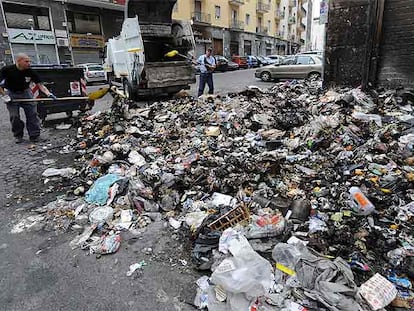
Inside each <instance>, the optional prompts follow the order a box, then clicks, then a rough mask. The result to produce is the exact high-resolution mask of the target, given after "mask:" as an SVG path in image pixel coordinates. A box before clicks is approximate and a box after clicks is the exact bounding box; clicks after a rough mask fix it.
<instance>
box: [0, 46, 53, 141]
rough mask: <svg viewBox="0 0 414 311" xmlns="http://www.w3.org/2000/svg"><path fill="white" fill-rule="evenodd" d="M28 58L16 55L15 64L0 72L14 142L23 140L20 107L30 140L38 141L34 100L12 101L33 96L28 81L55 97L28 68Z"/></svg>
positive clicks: (3, 97)
mask: <svg viewBox="0 0 414 311" xmlns="http://www.w3.org/2000/svg"><path fill="white" fill-rule="evenodd" d="M30 63H31V61H30V58H29V56H27V55H26V54H23V53H21V54H17V55H16V64H15V65H10V66H5V67H3V68H2V69H1V72H0V81H2V83H3V85H4V88H5V89H6V90H5V89H3V87H0V94H1V95H3V96H2V99H3V101H4V102H5V103H6V105H7V110H8V111H9V116H10V122H11V126H12V132H13V135H14V137H15V141H16V143H21V142H22V141H23V130H24V122H23V121H22V120H21V119H20V108H23V110H24V113H25V115H26V128H27V132H28V134H29V137H30V140H31V141H33V142H37V141H39V136H40V120H39V117H38V115H37V106H36V103H34V102H24V103H19V102H13V100H17V99H30V98H33V94H32V91H31V89H30V86H29V85H30V83H31V82H33V83H35V84H37V86H38V87H39V90H40V91H42V92H43V93H44V94H45V95H46V96H48V97H51V98H54V99H56V97H55V96H54V95H53V94H52V93H51V92H50V91H49V90H48V89H47V88H46V87H45V86H44V85H43V84H42V83H41V80H40V78H39V76H38V75H37V74H36V72H34V71H33V69H31V68H30Z"/></svg>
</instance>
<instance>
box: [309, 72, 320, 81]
mask: <svg viewBox="0 0 414 311" xmlns="http://www.w3.org/2000/svg"><path fill="white" fill-rule="evenodd" d="M320 77H321V75H320V73H318V72H311V73H310V74H309V75H308V79H309V80H318V79H319V78H320Z"/></svg>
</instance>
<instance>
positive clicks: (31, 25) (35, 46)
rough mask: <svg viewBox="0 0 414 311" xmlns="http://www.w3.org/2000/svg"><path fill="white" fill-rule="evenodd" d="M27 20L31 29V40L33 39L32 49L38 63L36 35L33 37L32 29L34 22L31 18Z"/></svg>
mask: <svg viewBox="0 0 414 311" xmlns="http://www.w3.org/2000/svg"><path fill="white" fill-rule="evenodd" d="M27 21H28V22H29V25H30V30H31V31H32V40H33V45H34V49H35V53H36V63H37V64H40V58H39V50H38V49H37V43H36V37H35V33H34V29H33V26H34V22H33V19H32V18H29V19H28V20H27Z"/></svg>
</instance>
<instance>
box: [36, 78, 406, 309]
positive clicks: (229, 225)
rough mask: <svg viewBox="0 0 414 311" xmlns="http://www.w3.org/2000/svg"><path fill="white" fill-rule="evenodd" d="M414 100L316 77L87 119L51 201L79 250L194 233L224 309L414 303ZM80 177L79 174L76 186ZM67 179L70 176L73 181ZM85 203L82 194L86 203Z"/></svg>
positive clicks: (205, 281)
mask: <svg viewBox="0 0 414 311" xmlns="http://www.w3.org/2000/svg"><path fill="white" fill-rule="evenodd" d="M413 108H414V95H413V93H411V92H409V91H404V90H397V91H385V90H382V91H371V92H370V94H369V95H368V94H366V93H364V92H362V91H361V90H360V89H338V90H330V91H328V92H325V93H323V92H322V91H321V89H319V88H317V87H315V85H314V84H312V83H310V84H307V83H305V82H304V83H297V82H288V83H279V84H276V85H275V86H274V87H273V88H271V89H268V90H261V89H259V88H257V87H250V88H248V89H247V90H245V91H243V92H241V93H238V94H229V95H227V96H205V97H200V98H198V99H193V98H188V97H186V98H177V99H175V100H171V101H160V102H155V103H153V104H151V105H149V106H147V107H139V106H134V104H131V103H128V102H127V101H126V100H124V99H122V98H120V97H117V98H116V99H115V100H114V103H113V107H112V109H111V110H109V111H106V112H99V113H96V114H93V115H90V116H88V117H86V118H85V119H84V120H83V121H82V124H81V126H80V127H79V128H78V135H77V139H76V141H74V142H73V144H72V146H71V148H72V150H75V151H76V152H78V153H79V157H78V159H77V162H76V163H75V167H76V168H77V171H76V172H73V171H72V170H71V169H70V168H66V169H64V170H63V171H62V170H60V171H59V170H51V169H49V171H48V172H47V174H46V175H47V176H48V177H50V176H52V175H54V174H63V175H61V176H63V177H62V178H68V177H67V174H72V175H71V176H72V177H69V178H72V179H73V181H74V184H73V189H72V190H73V191H72V193H71V194H72V195H69V196H66V197H65V198H59V199H58V200H57V201H55V202H51V203H50V204H49V205H48V206H45V207H44V208H43V212H45V213H46V216H45V221H46V222H47V223H48V224H52V226H53V227H54V228H57V229H63V230H68V229H75V230H80V231H82V233H81V234H79V235H78V236H77V237H76V238H75V239H74V240H73V241H72V242H71V243H70V245H71V247H73V248H77V247H80V248H82V249H88V250H89V251H90V252H91V253H94V254H98V255H104V254H110V253H114V252H116V251H117V250H118V249H119V246H120V244H121V243H122V232H123V231H125V230H129V231H130V232H134V231H136V230H141V229H142V228H145V227H146V226H148V225H150V224H151V223H152V222H156V221H166V222H168V223H169V226H170V227H171V228H172V230H190V232H191V236H192V237H193V240H192V243H193V250H192V257H193V259H194V264H195V266H196V267H197V268H198V269H200V270H204V271H211V272H212V274H211V276H207V275H206V276H204V277H202V278H200V279H199V280H198V281H197V287H198V290H197V296H196V299H195V305H196V306H197V307H199V308H200V309H201V308H208V310H213V311H217V310H234V311H241V310H249V311H253V310H262V311H265V310H266V311H267V310H268V311H270V310H275V311H276V310H288V311H292V310H335V311H336V310H349V311H356V310H381V309H382V308H385V307H387V306H388V308H391V307H400V308H405V309H410V308H411V310H412V309H413V308H414V294H413V292H412V283H411V282H412V280H414V239H413V234H412V233H413V228H414V226H413V219H414V217H413V216H414V186H413V185H414V183H413V181H414V155H413V151H414V127H413V125H414V112H413ZM65 176H66V177H65ZM58 178H60V177H58ZM70 200H72V201H70Z"/></svg>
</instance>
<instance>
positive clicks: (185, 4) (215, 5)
mask: <svg viewBox="0 0 414 311" xmlns="http://www.w3.org/2000/svg"><path fill="white" fill-rule="evenodd" d="M311 1H312V0H308V1H306V2H305V1H304V0H178V1H177V4H176V6H175V8H174V14H173V18H175V19H186V20H189V19H190V20H192V22H193V29H194V36H195V40H196V46H197V49H196V53H197V55H199V54H202V53H204V51H205V49H206V47H207V46H212V47H213V49H214V53H215V54H221V55H224V56H231V55H234V54H237V55H249V54H252V55H269V54H291V53H295V52H297V51H299V50H300V48H301V46H304V45H305V42H306V28H307V24H308V22H307V11H308V10H307V8H308V5H309V3H311Z"/></svg>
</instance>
